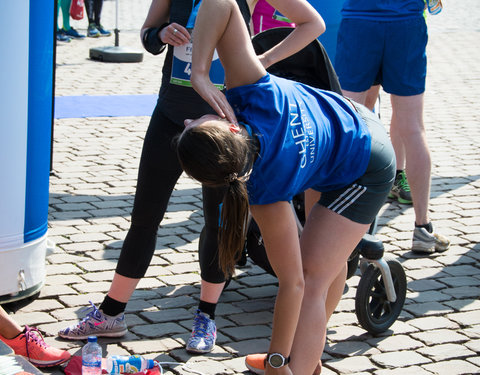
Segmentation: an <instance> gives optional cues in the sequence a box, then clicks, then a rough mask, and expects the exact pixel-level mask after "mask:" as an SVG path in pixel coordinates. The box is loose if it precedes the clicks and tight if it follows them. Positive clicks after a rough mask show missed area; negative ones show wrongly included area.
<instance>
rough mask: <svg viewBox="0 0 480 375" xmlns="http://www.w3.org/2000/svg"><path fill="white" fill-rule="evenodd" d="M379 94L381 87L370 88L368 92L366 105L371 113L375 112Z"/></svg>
mask: <svg viewBox="0 0 480 375" xmlns="http://www.w3.org/2000/svg"><path fill="white" fill-rule="evenodd" d="M379 92H380V85H374V86H372V87H370V88H369V89H368V91H367V96H366V98H365V103H364V105H365V107H367V108H368V109H369V110H370V111H373V108H375V104H376V103H377V99H378V93H379Z"/></svg>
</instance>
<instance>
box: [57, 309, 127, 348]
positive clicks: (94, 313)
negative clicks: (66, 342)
mask: <svg viewBox="0 0 480 375" xmlns="http://www.w3.org/2000/svg"><path fill="white" fill-rule="evenodd" d="M90 304H91V305H92V307H91V311H90V312H89V313H87V315H86V316H85V318H83V319H82V320H81V321H80V322H78V323H77V324H74V325H71V326H70V327H67V328H64V329H62V330H61V331H59V332H58V336H60V337H62V338H64V339H70V340H85V339H87V338H88V336H98V337H121V336H124V335H125V334H126V333H127V331H128V330H127V323H126V322H125V314H124V313H120V314H118V315H116V316H109V315H105V314H104V313H103V311H102V310H99V309H98V308H97V306H95V305H94V304H93V303H92V302H90Z"/></svg>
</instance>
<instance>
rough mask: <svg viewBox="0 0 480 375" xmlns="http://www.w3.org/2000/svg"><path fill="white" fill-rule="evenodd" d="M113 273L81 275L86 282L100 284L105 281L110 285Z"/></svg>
mask: <svg viewBox="0 0 480 375" xmlns="http://www.w3.org/2000/svg"><path fill="white" fill-rule="evenodd" d="M114 273H115V271H113V270H111V271H105V272H87V273H84V274H82V278H83V279H85V280H86V281H91V282H100V281H105V282H107V283H108V284H111V281H112V279H113V275H114Z"/></svg>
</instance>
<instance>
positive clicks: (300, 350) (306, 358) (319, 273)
mask: <svg viewBox="0 0 480 375" xmlns="http://www.w3.org/2000/svg"><path fill="white" fill-rule="evenodd" d="M339 228H341V233H342V235H341V236H340V235H339ZM367 229H368V225H364V224H358V223H354V222H353V221H351V220H348V219H346V218H344V217H342V216H340V215H338V214H336V213H334V212H332V211H330V210H328V209H327V208H325V207H323V206H320V205H315V206H314V207H313V209H312V211H311V213H310V216H309V217H308V220H307V223H306V225H305V228H304V231H303V233H302V237H301V250H302V262H303V265H304V277H305V292H304V298H303V303H302V308H301V311H300V318H299V323H298V326H297V330H296V333H295V340H294V344H293V348H292V363H291V366H290V368H291V370H292V372H293V373H294V374H306V375H310V374H313V373H314V371H315V369H316V367H317V365H318V358H321V355H322V352H323V348H324V345H325V336H326V326H327V321H328V318H329V317H330V316H329V314H330V315H331V313H332V311H333V309H334V307H335V306H336V305H337V303H338V300H339V298H340V297H341V293H339V289H340V288H339V286H341V288H342V290H343V285H344V283H345V275H346V274H345V271H344V270H345V264H346V262H347V259H348V257H349V255H350V253H351V251H352V249H353V248H354V247H355V246H356V244H357V243H358V242H359V241H360V239H361V238H362V236H363V235H364V233H365V232H366V231H367ZM329 294H330V297H331V298H332V300H331V301H330V302H329V306H328V308H327V298H328V297H327V296H328V295H329ZM333 297H335V301H333ZM313 333H316V334H313Z"/></svg>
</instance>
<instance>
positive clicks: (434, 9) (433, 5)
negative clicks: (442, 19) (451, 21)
mask: <svg viewBox="0 0 480 375" xmlns="http://www.w3.org/2000/svg"><path fill="white" fill-rule="evenodd" d="M427 7H428V12H429V13H430V14H433V15H435V14H438V13H440V12H441V11H442V8H443V6H442V0H427Z"/></svg>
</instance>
